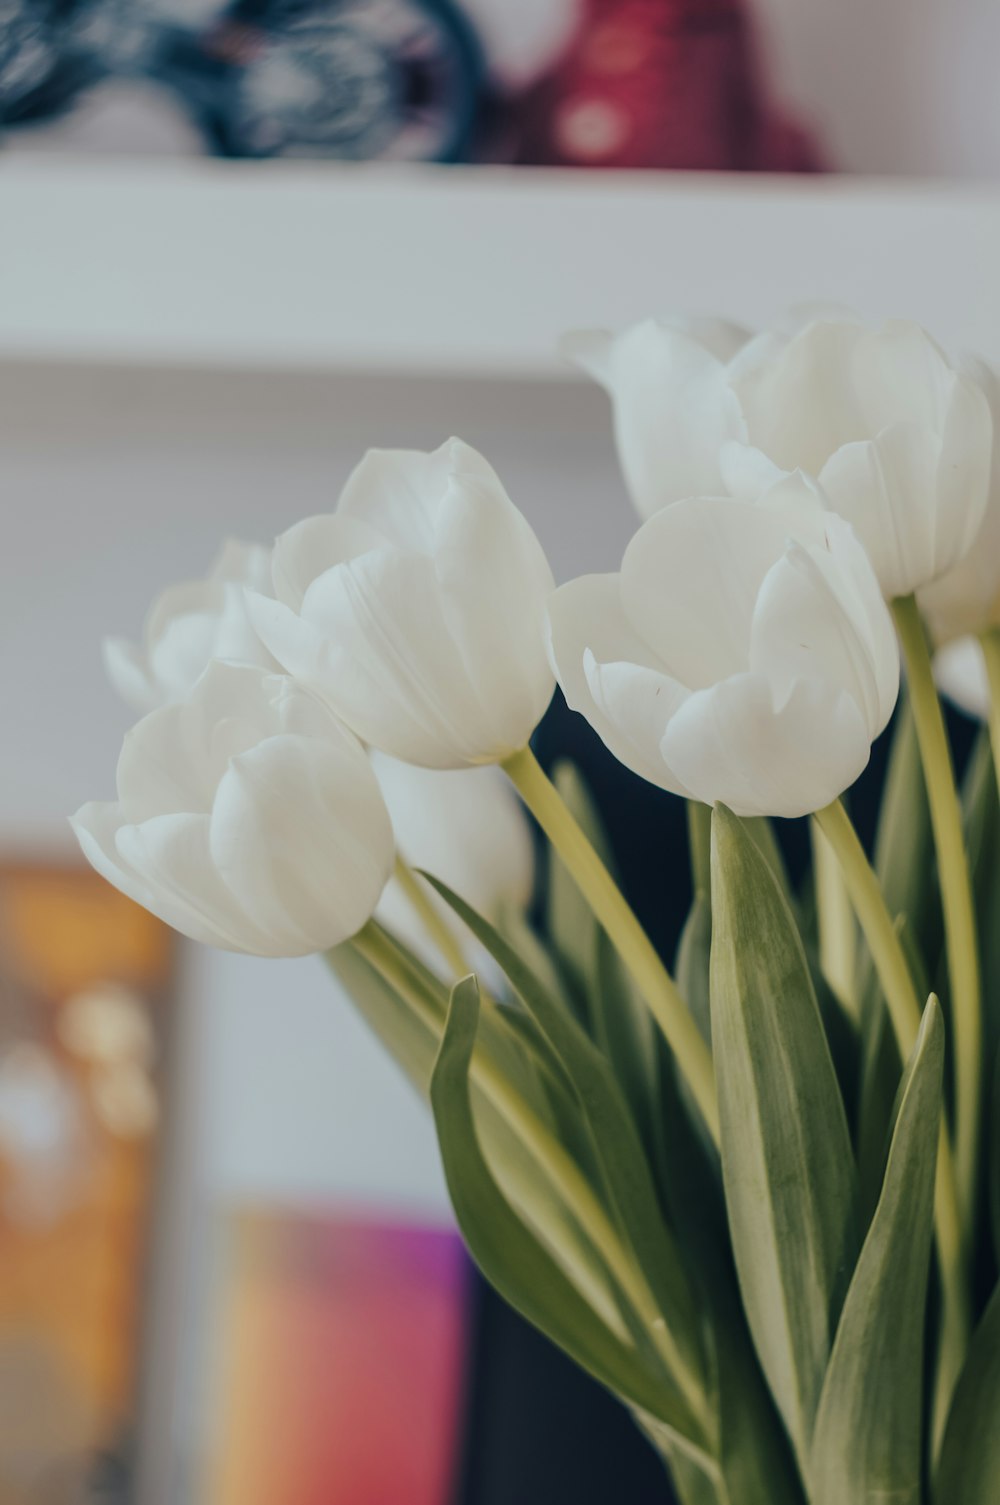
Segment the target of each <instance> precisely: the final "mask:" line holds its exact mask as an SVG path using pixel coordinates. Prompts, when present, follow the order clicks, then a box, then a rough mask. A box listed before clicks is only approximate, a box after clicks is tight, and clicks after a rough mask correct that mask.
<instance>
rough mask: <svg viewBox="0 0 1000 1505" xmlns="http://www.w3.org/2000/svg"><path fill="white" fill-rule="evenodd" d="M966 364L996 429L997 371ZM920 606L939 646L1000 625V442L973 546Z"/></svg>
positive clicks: (999, 404)
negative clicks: (984, 510)
mask: <svg viewBox="0 0 1000 1505" xmlns="http://www.w3.org/2000/svg"><path fill="white" fill-rule="evenodd" d="M970 369H971V372H972V375H973V376H974V378H975V380H976V381H977V382H978V384H979V386H980V388H981V390H982V392H983V394H984V396H985V398H986V400H987V402H988V403H989V406H990V412H991V413H992V415H993V419H994V423H995V424H996V425H997V428H998V429H1000V374H998V373H997V372H996V371H995V370H993V369H992V368H991V367H989V366H987V365H985V363H983V362H981V361H977V362H975V363H974V364H973V365H972V366H971V368H970ZM920 608H921V610H922V612H923V614H924V617H925V620H926V622H927V625H928V628H929V629H930V633H931V636H932V638H933V639H934V641H935V643H937V644H939V645H944V644H947V643H950V642H952V641H953V640H954V639H955V638H960V637H964V636H965V635H966V634H968V633H979V632H986V631H988V630H989V629H990V628H992V627H1000V442H998V443H995V444H994V447H993V456H992V465H991V468H990V486H989V496H988V499H987V504H986V512H985V515H984V517H983V521H982V525H981V527H980V529H979V532H978V533H977V534H976V537H975V540H974V541H973V544H972V547H971V548H970V549H969V551H968V553H967V554H966V555H965V557H964V559H962V560H961V562H960V563H959V564H958V565H956V567H955V568H954V569H953V570H950V571H949V572H948V574H947V575H944V576H943V577H942V578H941V579H940V580H938V581H936V582H935V583H934V584H933V585H931V586H929V587H928V588H927V589H926V590H924V591H921V593H920Z"/></svg>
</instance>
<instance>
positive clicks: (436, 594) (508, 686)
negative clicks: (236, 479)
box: [248, 439, 554, 768]
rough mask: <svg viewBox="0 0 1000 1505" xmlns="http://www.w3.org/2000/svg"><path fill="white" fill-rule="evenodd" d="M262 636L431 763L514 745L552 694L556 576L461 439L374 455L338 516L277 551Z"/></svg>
mask: <svg viewBox="0 0 1000 1505" xmlns="http://www.w3.org/2000/svg"><path fill="white" fill-rule="evenodd" d="M273 570H274V591H275V596H276V598H277V599H276V600H268V599H267V598H266V597H264V596H254V595H250V596H248V601H249V603H250V611H251V616H252V619H253V622H254V625H255V627H256V629H257V631H258V633H259V634H260V636H261V638H262V640H263V641H264V643H265V644H266V646H267V647H268V649H269V650H270V652H271V653H273V654H274V656H275V658H276V659H278V661H279V662H280V663H281V664H282V665H284V667H285V669H287V671H288V672H289V673H290V674H293V675H294V676H295V678H296V679H298V680H300V681H301V682H302V683H303V684H306V685H308V686H309V687H310V688H311V689H312V690H314V691H315V692H316V693H317V694H318V695H320V696H322V698H323V699H324V700H325V701H326V702H327V703H328V704H329V705H330V706H331V707H332V708H333V709H334V710H335V711H336V712H337V714H338V715H340V716H342V717H343V719H344V720H345V721H346V722H347V724H348V725H349V726H350V727H352V728H353V730H354V731H355V732H356V733H357V734H358V736H359V737H361V738H362V739H363V740H364V741H365V742H367V743H369V744H370V745H371V746H373V747H376V748H379V749H380V750H381V751H383V752H387V753H389V754H391V755H392V756H393V757H395V758H401V759H403V760H405V761H406V762H410V763H417V764H421V765H422V766H424V767H427V768H459V767H462V766H463V765H466V764H475V763H494V762H499V761H501V760H502V759H503V758H505V757H506V756H507V755H508V754H509V753H512V752H515V751H517V750H518V749H519V748H521V747H523V746H524V745H525V744H526V742H527V740H528V738H529V737H530V735H531V733H532V732H533V731H534V729H535V726H536V725H537V724H538V721H539V720H540V718H541V716H542V713H543V712H544V710H545V708H546V706H547V705H548V703H549V700H550V699H551V696H552V691H553V688H554V681H553V678H552V672H551V669H550V668H549V665H548V661H547V658H546V651H545V631H544V624H545V606H546V601H547V599H548V596H549V593H550V592H551V590H552V588H553V580H552V573H551V571H550V569H549V566H548V563H547V562H546V559H545V555H544V553H543V551H542V548H541V545H540V544H539V542H538V540H537V538H536V537H535V535H534V533H533V532H532V530H531V528H530V526H529V525H528V523H527V522H526V520H525V519H524V517H522V515H521V513H520V512H519V511H518V510H517V508H516V507H515V506H514V504H513V502H512V501H511V500H510V498H509V497H508V495H507V493H506V491H505V490H504V488H503V486H502V485H501V484H500V481H499V479H498V477H497V475H496V473H495V471H494V470H493V469H492V468H491V467H490V466H489V465H488V464H487V463H486V461H485V460H484V459H483V457H482V456H481V455H480V454H477V452H476V451H475V450H474V449H470V448H469V446H468V445H467V444H462V443H461V442H460V441H459V440H457V439H452V440H450V441H449V442H448V443H447V444H444V445H442V447H441V448H440V449H438V450H435V451H434V452H433V453H432V454H423V453H417V452H414V451H407V450H372V451H370V452H369V453H368V454H367V455H366V456H365V458H364V459H363V460H362V461H361V464H360V465H359V466H358V467H357V469H356V470H355V471H354V473H353V475H352V476H351V477H350V479H349V481H348V483H347V486H346V488H345V490H344V493H343V495H342V497H341V499H340V503H339V506H338V508H337V510H336V512H334V513H332V514H329V515H326V516H321V517H313V518H308V519H307V520H306V521H304V522H301V523H299V524H298V525H297V526H296V527H294V528H291V529H290V530H289V531H288V532H287V533H285V534H283V535H282V537H281V538H279V539H278V541H277V543H276V545H275V549H274V565H273Z"/></svg>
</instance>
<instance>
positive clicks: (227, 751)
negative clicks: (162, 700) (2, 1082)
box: [72, 663, 394, 956]
mask: <svg viewBox="0 0 1000 1505" xmlns="http://www.w3.org/2000/svg"><path fill="white" fill-rule="evenodd" d="M72 826H73V829H74V831H75V832H76V835H77V838H78V840H79V842H80V845H81V847H82V848H83V851H84V854H85V855H86V857H87V858H88V859H89V861H90V862H91V863H92V865H93V866H94V867H95V868H96V869H97V871H98V872H99V873H102V874H103V876H104V877H105V878H107V879H108V880H109V881H110V882H111V883H113V884H114V885H115V887H116V888H119V889H121V891H122V892H123V893H125V894H127V895H128V896H129V897H130V898H132V899H135V900H136V901H137V902H138V903H139V904H142V905H144V906H145V908H146V909H149V910H150V911H151V912H152V913H153V914H155V915H158V916H159V917H160V918H161V919H162V920H165V921H166V923H167V924H168V925H172V926H174V928H175V929H177V930H179V931H181V932H182V933H183V934H184V935H187V936H190V937H191V938H192V939H193V940H197V941H204V942H206V943H207V944H209V945H214V946H219V947H222V948H223V949H225V950H228V951H248V952H252V953H255V954H257V955H260V956H300V955H306V954H308V953H310V952H314V951H322V950H326V949H327V948H328V947H330V946H335V945H337V944H339V942H341V941H343V940H346V939H347V938H348V937H350V936H352V935H354V934H355V933H356V932H357V931H358V930H360V928H361V927H362V925H364V924H365V922H366V921H367V920H368V919H369V918H370V917H371V915H372V912H373V911H374V909H375V906H376V904H377V903H378V900H379V897H380V895H381V893H382V889H383V888H384V886H385V883H386V880H387V878H388V876H389V873H390V872H391V870H392V864H393V859H394V843H393V836H392V826H391V824H390V821H389V814H388V811H387V810H386V807H385V802H384V800H383V799H382V795H381V793H380V791H379V787H378V783H377V781H376V778H375V775H374V773H373V772H372V769H371V765H370V763H369V761H368V757H367V755H366V753H365V751H364V749H363V748H362V747H361V745H360V743H359V742H358V741H357V738H356V737H355V736H354V735H353V734H352V733H351V732H350V731H348V729H347V728H346V727H345V726H344V725H343V724H342V723H341V722H339V721H338V720H337V718H336V717H335V716H334V715H333V714H332V713H331V712H330V711H329V710H328V709H327V708H326V707H325V706H323V705H321V704H320V703H319V702H318V701H316V700H315V699H313V698H312V697H311V696H309V695H308V694H305V693H304V692H303V691H302V690H300V689H299V688H298V687H297V686H295V685H294V684H293V683H292V682H291V680H289V679H287V678H286V677H285V676H283V675H275V674H268V673H267V672H266V671H265V670H262V669H260V668H256V667H253V666H246V665H233V664H222V663H213V664H210V665H209V667H208V669H206V671H205V673H204V674H203V675H202V676H201V678H200V679H199V680H198V682H197V684H196V685H195V687H194V689H193V690H192V691H191V694H190V695H189V697H188V698H187V699H186V700H182V701H177V702H175V703H173V704H171V705H167V706H164V707H162V708H161V709H159V710H156V711H152V712H150V714H149V715H148V716H146V717H144V718H143V720H141V721H139V722H138V723H137V725H136V726H135V727H133V729H132V730H131V731H130V732H129V733H128V735H127V736H126V738H125V743H124V746H123V748H122V752H121V757H120V759H119V762H118V799H117V800H116V801H112V802H108V803H92V804H88V805H84V806H83V808H82V809H81V810H79V811H77V813H76V815H75V816H74V817H73V820H72Z"/></svg>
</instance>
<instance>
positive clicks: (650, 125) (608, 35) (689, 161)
mask: <svg viewBox="0 0 1000 1505" xmlns="http://www.w3.org/2000/svg"><path fill="white" fill-rule="evenodd" d="M514 112H515V115H516V124H515V131H516V136H517V141H516V146H515V149H514V155H515V160H517V161H519V162H522V163H532V164H537V165H542V164H544V165H553V166H565V167H619V168H630V167H631V168H642V167H651V168H657V167H658V168H690V169H701V170H711V169H719V170H735V171H742V170H757V171H771V172H815V171H819V170H820V168H821V166H822V165H823V164H822V163H821V160H820V157H819V153H818V151H817V148H816V146H815V145H814V143H813V142H812V141H811V139H810V138H809V136H808V134H807V133H806V132H804V131H803V130H801V129H800V128H799V127H798V126H796V125H795V124H794V123H793V122H792V121H790V120H788V119H786V118H784V117H783V116H782V115H781V114H780V112H777V111H775V110H774V109H773V108H772V107H771V105H770V104H769V102H768V100H767V98H766V92H765V89H764V85H763V81H762V76H761V69H760V66H759V59H758V56H757V47H756V38H755V35H754V29H753V25H752V20H751V17H750V15H749V12H748V9H747V6H746V5H745V4H744V3H742V0H584V3H583V5H582V7H581V14H580V18H579V26H578V29H577V32H576V35H575V36H574V38H573V39H572V41H571V42H570V44H569V45H568V47H567V48H566V49H565V50H564V52H563V54H562V56H561V58H560V59H559V61H558V62H557V64H556V65H555V67H554V68H553V69H552V70H551V71H550V72H549V73H548V74H547V75H546V76H545V78H544V79H542V80H541V81H540V82H539V83H538V84H537V85H536V86H535V87H534V88H533V89H531V90H530V91H528V92H526V93H525V94H523V95H522V96H521V98H520V99H519V100H518V102H517V103H516V105H515V106H514Z"/></svg>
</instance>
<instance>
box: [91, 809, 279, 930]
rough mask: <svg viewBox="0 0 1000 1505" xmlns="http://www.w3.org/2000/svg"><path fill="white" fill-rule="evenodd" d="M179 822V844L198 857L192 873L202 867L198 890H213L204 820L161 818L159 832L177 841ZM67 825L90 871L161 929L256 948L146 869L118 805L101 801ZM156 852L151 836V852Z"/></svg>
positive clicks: (139, 847)
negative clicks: (166, 831)
mask: <svg viewBox="0 0 1000 1505" xmlns="http://www.w3.org/2000/svg"><path fill="white" fill-rule="evenodd" d="M178 823H179V824H180V825H181V826H182V827H184V830H183V832H182V834H181V841H182V843H183V842H185V841H187V842H193V844H194V847H195V851H196V853H197V854H198V855H197V856H196V861H195V863H194V868H195V870H196V871H198V870H199V868H200V871H201V875H202V876H201V878H200V879H199V880H198V888H199V889H202V890H203V889H204V887H205V884H206V882H207V883H208V885H209V886H212V885H213V884H214V876H213V875H212V874H211V872H210V871H209V864H208V863H207V861H206V860H205V858H206V853H205V844H204V838H205V834H206V832H207V824H208V823H207V821H205V820H201V821H200V823H199V819H198V818H197V817H184V816H177V817H170V816H164V817H163V818H162V820H161V823H160V824H161V828H162V827H163V826H164V824H167V825H170V827H171V832H172V835H173V836H174V837H176V835H177V824H178ZM70 825H71V826H72V828H73V831H74V833H75V835H76V838H77V840H78V841H79V843H80V846H81V848H82V850H83V854H84V856H85V857H86V858H87V861H88V862H89V863H90V864H91V866H92V867H94V868H95V869H96V870H97V872H99V873H100V874H101V876H102V877H104V878H106V879H107V880H108V882H109V883H111V884H113V885H114V887H115V888H117V889H119V890H120V891H121V892H122V893H123V894H125V895H126V896H127V897H128V898H130V899H133V900H134V901H135V902H136V903H137V904H141V905H142V907H143V908H144V909H148V910H149V911H150V913H151V914H155V915H156V916H157V917H158V918H159V919H161V920H163V921H164V923H165V924H167V925H170V926H172V927H173V929H175V930H179V931H180V932H181V933H182V934H183V935H186V936H189V937H190V939H191V940H194V941H200V942H201V943H202V944H204V945H207V946H221V947H223V949H225V950H230V951H240V950H244V949H245V950H250V951H253V950H254V949H255V948H254V947H253V945H249V946H244V945H242V944H241V943H240V940H239V939H238V938H237V927H236V926H234V925H233V924H232V923H230V922H229V920H227V919H225V918H224V919H223V922H222V925H221V926H220V925H219V924H218V923H216V918H213V917H211V916H209V915H208V914H206V913H204V912H202V910H201V909H200V908H199V905H198V902H197V900H195V902H193V903H192V902H191V896H190V894H183V893H179V892H177V891H176V889H175V886H174V881H173V878H172V877H171V878H170V879H168V880H167V881H166V882H164V881H163V875H162V872H160V871H159V869H158V868H157V867H156V866H155V865H153V866H151V865H149V864H147V861H146V851H145V848H144V845H143V839H142V837H141V835H139V834H138V833H137V831H136V828H135V827H132V826H129V825H128V824H127V823H126V822H125V821H124V820H123V817H122V810H121V806H120V805H117V804H114V803H99V802H92V803H91V804H89V805H84V806H82V808H81V809H79V810H78V811H77V813H76V814H75V815H74V816H73V817H72V819H71V820H70ZM156 848H157V840H156V833H154V849H156ZM224 907H225V896H224V895H223V908H224Z"/></svg>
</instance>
